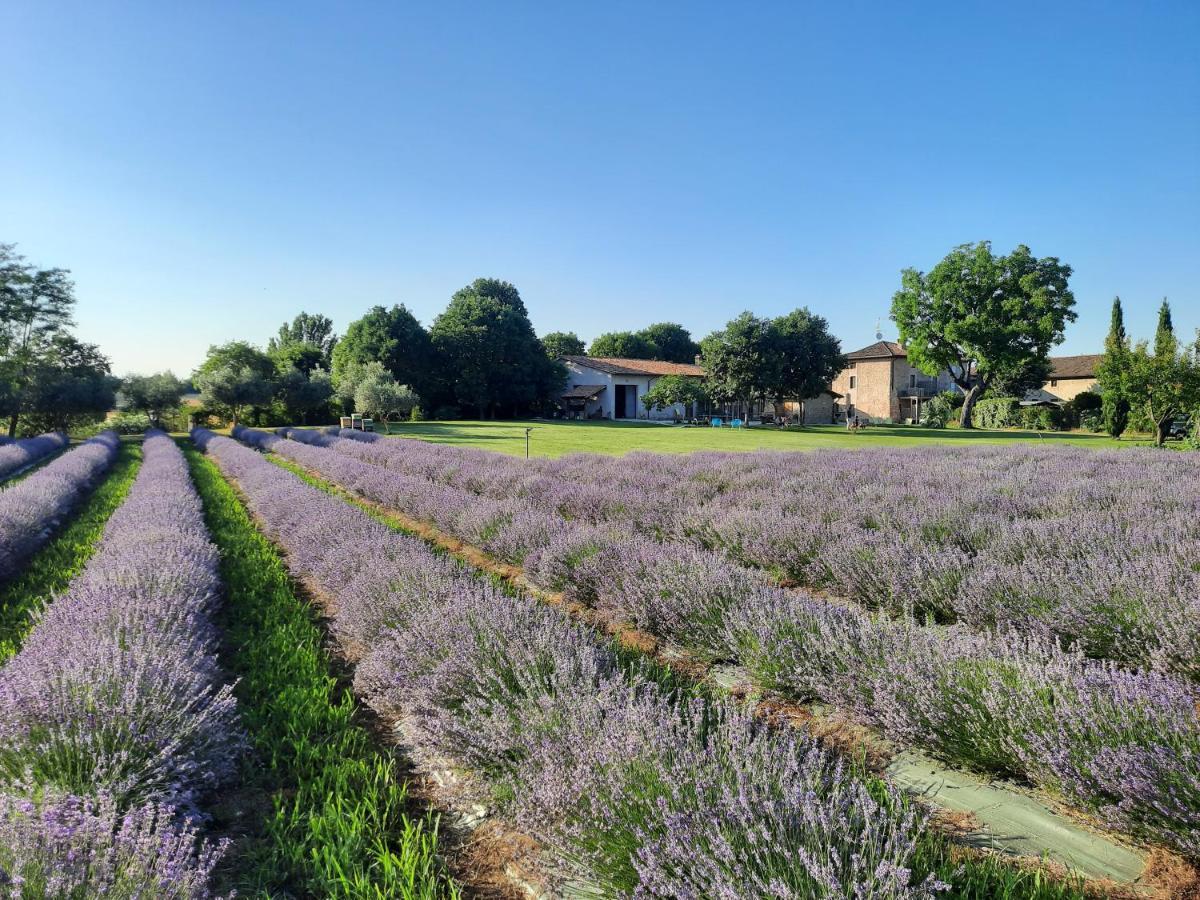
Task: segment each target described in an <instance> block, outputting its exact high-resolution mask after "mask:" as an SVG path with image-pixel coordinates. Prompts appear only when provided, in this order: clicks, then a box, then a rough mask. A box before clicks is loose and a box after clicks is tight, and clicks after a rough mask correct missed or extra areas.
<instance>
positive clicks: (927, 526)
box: [336, 431, 1200, 680]
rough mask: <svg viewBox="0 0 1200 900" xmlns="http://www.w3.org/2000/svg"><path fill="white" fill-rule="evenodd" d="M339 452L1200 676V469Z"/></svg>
mask: <svg viewBox="0 0 1200 900" xmlns="http://www.w3.org/2000/svg"><path fill="white" fill-rule="evenodd" d="M341 436H343V437H346V438H350V437H353V438H354V439H355V441H354V442H349V441H346V442H339V443H337V444H336V449H338V451H339V452H342V453H346V454H349V455H353V456H355V457H357V458H359V459H364V460H366V461H368V462H372V463H376V464H379V465H386V466H389V467H391V468H395V469H397V470H398V471H402V472H405V473H407V474H411V475H415V476H418V477H423V478H425V479H427V480H429V481H431V482H434V483H437V484H447V485H451V486H454V487H460V488H463V489H465V490H468V491H470V492H471V493H475V494H478V495H480V496H483V497H488V498H491V499H495V500H506V499H507V500H513V501H523V504H524V505H525V506H533V507H535V508H537V509H541V510H544V511H546V512H553V513H556V514H558V515H560V516H562V517H564V518H566V519H569V520H571V521H576V522H582V523H590V524H600V523H613V524H620V525H622V526H625V527H627V528H628V529H630V530H632V531H633V532H635V533H637V534H640V535H643V536H645V537H648V538H650V539H653V540H659V541H662V540H668V541H677V542H684V543H688V544H691V545H692V546H697V547H700V548H706V549H716V550H719V551H721V552H722V553H724V554H726V555H728V556H729V557H731V558H732V559H734V560H736V561H738V562H740V563H742V564H744V565H748V566H752V567H755V568H761V569H763V570H765V571H768V572H770V573H773V574H775V575H777V576H780V577H781V578H783V579H784V580H786V581H790V582H794V583H799V584H805V585H809V586H812V587H818V588H822V589H825V590H828V591H830V592H832V593H834V594H836V595H838V596H842V597H846V598H851V599H855V600H858V601H860V602H862V603H864V604H865V605H867V606H870V607H872V608H882V609H885V610H887V611H889V612H890V613H892V614H900V613H910V614H913V615H914V616H915V617H916V618H918V619H923V618H925V617H927V616H933V617H934V618H935V619H937V620H938V621H940V622H952V621H961V622H964V623H967V624H969V625H971V626H973V627H975V628H976V629H978V630H989V629H992V630H994V629H1008V628H1018V629H1021V630H1023V631H1026V632H1033V633H1038V634H1042V635H1051V636H1055V637H1058V638H1061V639H1062V640H1063V641H1065V642H1067V643H1078V644H1079V645H1080V646H1081V647H1082V648H1083V649H1084V651H1085V652H1086V653H1088V655H1090V656H1094V657H1097V658H1105V659H1114V660H1116V661H1118V662H1122V663H1125V664H1129V665H1134V666H1152V667H1154V668H1156V669H1159V670H1160V671H1167V672H1175V673H1179V674H1182V675H1184V676H1186V677H1190V678H1192V679H1195V680H1200V466H1197V463H1196V461H1195V459H1194V458H1192V457H1191V456H1188V455H1187V454H1182V455H1181V454H1172V455H1164V454H1162V453H1157V452H1154V451H1149V450H1142V451H1129V450H1125V451H1112V452H1094V451H1087V450H1074V449H1068V448H1013V447H1009V448H991V449H989V448H977V447H973V448H970V449H969V450H965V449H964V450H958V449H952V450H936V451H928V450H927V451H922V452H916V451H911V450H907V451H882V450H868V451H862V452H859V453H811V454H810V453H754V454H694V455H691V456H664V455H656V454H634V455H631V456H627V457H623V458H619V459H614V458H610V457H599V456H585V455H577V456H571V457H564V458H562V459H560V460H535V461H531V462H526V461H524V460H517V459H514V458H512V457H507V456H503V455H501V454H494V453H487V452H485V451H479V450H471V449H463V448H453V447H445V446H440V445H434V444H429V443H426V442H420V441H401V440H384V441H378V440H376V441H374V442H372V443H369V444H368V445H366V446H364V443H365V442H370V441H371V440H372V438H375V437H376V436H375V435H364V434H363V433H362V432H354V431H342V432H341Z"/></svg>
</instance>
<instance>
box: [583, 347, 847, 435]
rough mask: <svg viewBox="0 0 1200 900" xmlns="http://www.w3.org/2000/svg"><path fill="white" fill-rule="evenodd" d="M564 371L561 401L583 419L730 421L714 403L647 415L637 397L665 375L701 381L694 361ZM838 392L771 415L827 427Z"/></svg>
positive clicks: (610, 362) (765, 408)
mask: <svg viewBox="0 0 1200 900" xmlns="http://www.w3.org/2000/svg"><path fill="white" fill-rule="evenodd" d="M561 359H562V362H563V364H564V365H566V367H567V387H566V390H565V391H564V392H563V394H562V396H561V402H562V405H563V407H564V408H565V409H566V411H567V413H568V414H569V415H572V416H576V417H578V418H588V419H655V420H661V421H670V420H673V419H687V418H693V417H697V416H707V415H709V414H715V415H719V416H725V417H729V416H730V415H731V410H729V409H725V408H724V407H722V406H720V405H718V406H716V407H714V408H713V409H693V408H684V406H683V405H682V404H678V403H677V404H675V405H674V406H671V407H668V408H667V409H661V410H660V409H652V410H649V411H647V410H646V407H645V405H644V404H643V403H642V398H643V397H644V396H646V394H647V393H648V392H649V391H650V390H651V389H652V388H653V387H654V384H655V382H656V381H658V379H660V378H662V377H664V376H666V375H682V376H684V377H686V378H704V377H706V376H705V372H704V368H703V367H702V366H701V365H700V362H699V357H697V361H696V362H695V363H672V362H658V361H656V360H646V359H618V358H615V357H605V356H564V357H562V358H561ZM837 398H838V394H836V393H835V392H833V391H832V390H824V391H822V392H821V393H820V394H818V395H817V396H816V397H809V398H807V399H804V400H789V401H787V402H785V403H783V404H775V408H774V412H775V414H776V415H782V416H785V417H787V418H793V419H795V420H798V421H801V422H803V423H804V424H806V425H828V424H830V423H832V422H833V420H834V415H835V409H836V403H837ZM771 411H772V410H771V404H762V403H760V402H755V403H754V404H752V408H751V409H749V410H746V409H745V408H744V407H743V408H742V409H741V412H740V413H737V414H738V415H741V416H744V417H747V418H749V417H750V416H753V415H757V414H768V415H769V414H770V413H771Z"/></svg>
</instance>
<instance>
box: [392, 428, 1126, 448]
mask: <svg viewBox="0 0 1200 900" xmlns="http://www.w3.org/2000/svg"><path fill="white" fill-rule="evenodd" d="M526 428H532V429H533V431H532V432H530V442H529V452H530V453H531V454H532V455H534V456H562V455H563V454H564V453H610V454H621V453H628V452H629V451H630V450H650V451H654V452H657V453H689V452H692V451H695V450H816V449H818V448H822V447H825V448H845V449H858V448H862V447H916V446H929V445H937V446H955V445H958V444H962V443H964V442H972V443H977V444H1011V443H1014V442H1038V441H1043V442H1046V443H1060V444H1072V445H1075V446H1084V447H1095V448H1102V447H1113V446H1118V445H1116V444H1114V443H1113V442H1112V441H1111V440H1109V438H1107V437H1106V436H1104V435H1097V434H1082V433H1074V432H1066V433H1061V434H1060V433H1054V434H1046V435H1044V436H1039V435H1038V434H1037V433H1036V432H1031V431H983V430H972V431H963V430H961V429H958V428H945V429H940V430H939V429H929V428H920V427H914V426H910V425H909V426H906V425H875V426H872V427H870V428H868V429H867V430H866V431H863V432H860V433H858V434H851V433H849V432H847V431H846V429H845V428H844V427H842V426H837V425H816V426H809V427H805V428H794V429H788V430H783V431H780V430H777V429H775V428H749V429H745V430H738V431H733V430H732V429H729V428H719V429H718V428H704V427H700V428H683V427H678V426H673V425H658V424H654V423H643V422H553V421H549V420H532V421H527V422H525V421H520V422H511V421H510V422H483V421H455V422H413V423H408V422H406V423H403V424H399V425H392V434H394V435H397V436H403V437H411V438H420V439H421V440H426V441H435V442H437V443H442V444H457V445H460V446H464V447H482V448H484V449H486V450H496V451H499V452H501V453H511V454H513V455H515V456H521V455H524V453H525V429H526Z"/></svg>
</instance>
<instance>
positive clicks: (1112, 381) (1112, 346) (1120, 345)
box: [1096, 297, 1129, 439]
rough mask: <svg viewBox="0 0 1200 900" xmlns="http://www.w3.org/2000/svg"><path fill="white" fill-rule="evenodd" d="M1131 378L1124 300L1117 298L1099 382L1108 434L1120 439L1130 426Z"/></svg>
mask: <svg viewBox="0 0 1200 900" xmlns="http://www.w3.org/2000/svg"><path fill="white" fill-rule="evenodd" d="M1128 377H1129V336H1128V335H1127V334H1126V333H1125V312H1124V310H1122V309H1121V298H1120V297H1113V304H1112V318H1111V320H1110V322H1109V326H1108V336H1107V337H1106V338H1105V339H1104V356H1103V358H1102V359H1101V360H1100V365H1099V366H1097V367H1096V382H1097V384H1098V385H1099V387H1100V397H1101V407H1100V408H1101V410H1102V413H1103V416H1104V430H1105V431H1107V432H1108V434H1109V435H1110V436H1111V437H1112V438H1114V439H1117V438H1120V437H1121V435H1122V434H1123V433H1124V432H1125V429H1126V428H1127V427H1128V426H1129V398H1128V397H1127V396H1125V388H1126V381H1127V380H1128Z"/></svg>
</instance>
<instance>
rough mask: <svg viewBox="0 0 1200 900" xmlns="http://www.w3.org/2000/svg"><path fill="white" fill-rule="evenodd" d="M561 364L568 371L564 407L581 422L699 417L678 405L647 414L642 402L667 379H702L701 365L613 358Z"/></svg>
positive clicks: (570, 358)
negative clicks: (672, 377) (657, 384)
mask: <svg viewBox="0 0 1200 900" xmlns="http://www.w3.org/2000/svg"><path fill="white" fill-rule="evenodd" d="M562 362H563V364H564V365H566V367H567V389H566V391H565V392H564V393H563V395H562V403H563V406H564V407H566V409H567V411H568V413H570V414H573V415H577V416H579V417H580V418H587V419H645V418H651V419H666V420H670V419H676V418H683V417H685V416H690V415H699V412H698V411H695V410H686V409H683V408H682V407H681V406H679V405H678V404H676V405H675V406H674V407H671V408H670V409H665V410H650V411H649V412H647V411H646V408H645V407H644V406H643V405H642V399H641V398H642V397H644V396H646V394H647V393H649V392H650V389H651V388H652V387H654V383H655V382H656V381H658V379H660V378H662V377H663V376H665V375H683V376H686V377H688V378H703V377H704V369H702V368H701V367H700V366H699V365H696V364H692V363H672V362H658V361H657V360H650V359H619V358H616V357H611V356H564V357H562Z"/></svg>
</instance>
